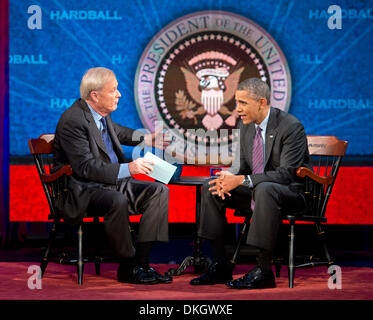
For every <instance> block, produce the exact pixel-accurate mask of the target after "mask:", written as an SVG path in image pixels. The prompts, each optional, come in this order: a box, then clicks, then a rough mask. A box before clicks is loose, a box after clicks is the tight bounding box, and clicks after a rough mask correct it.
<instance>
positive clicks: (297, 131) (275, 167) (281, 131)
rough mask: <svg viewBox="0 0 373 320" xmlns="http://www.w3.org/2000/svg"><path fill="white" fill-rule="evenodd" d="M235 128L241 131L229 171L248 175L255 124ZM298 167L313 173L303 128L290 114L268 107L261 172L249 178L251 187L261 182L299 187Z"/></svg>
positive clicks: (249, 172)
mask: <svg viewBox="0 0 373 320" xmlns="http://www.w3.org/2000/svg"><path fill="white" fill-rule="evenodd" d="M238 129H240V146H239V149H240V153H239V156H237V157H236V158H235V159H234V161H233V164H232V167H231V168H230V171H231V172H233V173H235V174H238V175H242V174H243V175H251V173H252V147H253V140H254V136H255V125H254V123H250V124H248V125H244V124H243V123H242V121H241V122H240V123H239V124H238ZM300 166H305V167H308V168H310V169H311V170H312V165H311V158H310V155H309V152H308V145H307V138H306V134H305V131H304V128H303V125H302V124H301V122H300V121H299V120H298V119H297V118H295V117H294V116H292V115H291V114H288V113H286V112H284V111H281V110H280V109H277V108H271V113H270V116H269V120H268V124H267V130H266V139H265V164H264V173H261V174H253V175H251V180H252V182H253V187H254V188H255V186H256V185H257V184H258V183H261V182H274V183H280V184H286V185H290V184H294V183H296V184H299V182H301V180H300V179H299V178H298V177H297V176H296V173H295V172H296V169H297V168H298V167H300ZM297 182H298V183H297Z"/></svg>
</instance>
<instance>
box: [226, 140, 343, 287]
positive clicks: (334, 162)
mask: <svg viewBox="0 0 373 320" xmlns="http://www.w3.org/2000/svg"><path fill="white" fill-rule="evenodd" d="M307 141H308V150H309V152H310V154H311V156H312V158H313V161H314V165H315V168H316V170H315V172H313V171H311V170H309V169H308V168H304V167H300V168H298V169H297V171H296V174H297V176H298V177H300V178H303V179H304V197H305V200H306V208H305V209H304V210H303V211H302V212H296V213H292V214H286V212H283V220H284V221H288V223H289V228H290V232H289V259H288V275H289V288H293V287H294V274H295V269H296V268H303V267H313V266H319V265H328V266H329V265H332V264H333V261H332V260H331V258H330V254H329V251H328V249H327V245H326V240H325V231H324V229H323V227H322V224H324V223H326V222H327V218H326V216H325V212H326V208H327V204H328V201H329V198H330V195H331V192H332V190H333V186H334V183H335V180H336V178H337V174H338V170H339V168H340V165H341V161H342V158H343V157H344V155H345V153H346V150H347V146H348V142H347V141H342V140H339V139H338V138H337V137H335V136H312V135H309V136H307ZM243 216H245V221H244V223H243V226H242V228H241V233H240V236H239V240H238V242H237V245H236V249H235V253H234V255H233V258H232V260H231V262H232V263H233V264H235V263H236V258H237V255H238V253H239V250H240V246H241V243H242V241H243V239H244V238H245V237H246V235H247V232H248V228H249V222H250V219H251V212H247V213H245V214H244V215H243ZM297 222H308V223H313V224H314V225H315V228H316V234H317V236H318V237H319V239H320V241H321V245H322V249H323V251H324V255H325V260H324V261H317V260H316V261H315V259H314V258H313V257H312V256H311V257H310V259H309V260H310V261H309V262H307V263H301V264H296V263H295V250H294V249H295V225H296V223H297ZM274 263H275V266H276V276H277V277H279V276H280V270H281V265H282V259H276V260H275V261H274Z"/></svg>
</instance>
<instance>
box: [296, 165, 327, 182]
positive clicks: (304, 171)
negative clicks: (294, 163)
mask: <svg viewBox="0 0 373 320" xmlns="http://www.w3.org/2000/svg"><path fill="white" fill-rule="evenodd" d="M296 174H297V176H298V177H300V178H304V177H309V178H310V179H312V180H314V181H316V182H317V183H320V184H331V183H332V182H333V177H331V176H319V175H317V174H315V173H314V172H313V171H312V170H310V169H308V168H305V167H299V168H298V169H297V171H296Z"/></svg>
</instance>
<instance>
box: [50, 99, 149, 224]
mask: <svg viewBox="0 0 373 320" xmlns="http://www.w3.org/2000/svg"><path fill="white" fill-rule="evenodd" d="M106 119H107V127H108V132H109V134H110V136H111V139H112V142H113V148H114V150H115V152H116V154H117V156H118V161H119V163H126V162H129V160H127V159H126V158H125V156H124V153H123V149H122V147H121V144H123V145H130V146H135V145H137V144H138V143H139V142H140V141H142V139H143V138H142V136H143V134H142V133H140V132H138V131H135V130H133V129H130V128H127V127H124V126H121V125H119V124H116V123H115V122H113V121H112V120H111V117H110V115H108V116H107V117H106ZM53 149H54V161H53V162H54V168H55V169H58V168H60V167H61V166H63V165H66V164H70V165H71V167H72V169H73V175H72V176H71V177H69V181H68V193H67V194H66V195H64V198H63V199H61V200H60V201H59V203H60V204H59V209H60V210H62V212H63V213H64V217H65V219H66V221H67V222H70V223H72V224H75V223H78V222H80V221H81V220H82V218H83V217H84V215H85V213H86V209H87V206H88V203H89V198H90V194H91V192H92V190H93V189H97V188H102V189H109V190H116V189H117V176H118V172H119V166H120V165H119V163H111V161H110V158H109V155H108V153H107V150H106V147H105V144H104V142H103V140H102V137H101V133H100V131H99V130H98V128H97V126H96V123H95V121H94V119H93V116H92V113H91V111H90V110H89V108H88V105H87V103H86V102H85V101H84V100H82V99H78V100H76V101H75V102H74V104H73V105H72V106H71V107H70V108H68V109H67V110H66V111H65V112H64V113H63V114H62V116H61V118H60V120H59V122H58V124H57V128H56V134H55V140H54V145H53Z"/></svg>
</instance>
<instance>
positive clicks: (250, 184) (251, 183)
mask: <svg viewBox="0 0 373 320" xmlns="http://www.w3.org/2000/svg"><path fill="white" fill-rule="evenodd" d="M247 177H248V178H249V188H252V187H253V182H252V180H251V177H250V175H248V176H247Z"/></svg>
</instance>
